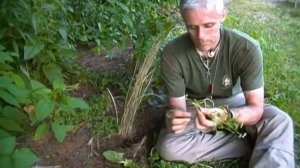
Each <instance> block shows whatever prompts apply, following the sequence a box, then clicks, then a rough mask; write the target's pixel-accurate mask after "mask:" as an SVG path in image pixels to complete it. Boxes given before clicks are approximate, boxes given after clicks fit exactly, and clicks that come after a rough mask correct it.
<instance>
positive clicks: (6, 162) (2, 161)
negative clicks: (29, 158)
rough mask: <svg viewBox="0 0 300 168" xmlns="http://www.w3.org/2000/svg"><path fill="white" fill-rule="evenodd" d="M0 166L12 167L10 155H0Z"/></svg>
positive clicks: (4, 167)
mask: <svg viewBox="0 0 300 168" xmlns="http://www.w3.org/2000/svg"><path fill="white" fill-rule="evenodd" d="M0 167H3V168H13V162H12V158H11V156H0Z"/></svg>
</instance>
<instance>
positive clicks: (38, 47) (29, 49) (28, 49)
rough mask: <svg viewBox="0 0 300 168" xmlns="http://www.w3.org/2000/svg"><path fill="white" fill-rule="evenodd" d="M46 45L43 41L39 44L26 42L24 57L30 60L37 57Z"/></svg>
mask: <svg viewBox="0 0 300 168" xmlns="http://www.w3.org/2000/svg"><path fill="white" fill-rule="evenodd" d="M44 47H45V45H44V44H43V43H39V44H33V45H32V44H26V45H25V46H24V59H25V60H29V59H32V58H33V57H35V56H36V55H37V54H39V53H40V52H41V51H42V50H43V49H44Z"/></svg>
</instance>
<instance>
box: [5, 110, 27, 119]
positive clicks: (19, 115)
mask: <svg viewBox="0 0 300 168" xmlns="http://www.w3.org/2000/svg"><path fill="white" fill-rule="evenodd" d="M2 115H3V116H4V117H6V118H10V119H12V120H15V121H23V120H24V119H26V118H27V116H26V114H24V112H22V111H21V110H19V109H18V108H15V107H12V106H5V107H4V108H3V109H2Z"/></svg>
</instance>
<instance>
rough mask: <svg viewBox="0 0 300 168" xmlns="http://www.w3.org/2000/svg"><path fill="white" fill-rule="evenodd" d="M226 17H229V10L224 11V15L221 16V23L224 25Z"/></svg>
mask: <svg viewBox="0 0 300 168" xmlns="http://www.w3.org/2000/svg"><path fill="white" fill-rule="evenodd" d="M226 17H227V10H226V9H224V11H223V12H222V14H221V15H220V21H221V22H222V23H223V22H224V21H225V19H226Z"/></svg>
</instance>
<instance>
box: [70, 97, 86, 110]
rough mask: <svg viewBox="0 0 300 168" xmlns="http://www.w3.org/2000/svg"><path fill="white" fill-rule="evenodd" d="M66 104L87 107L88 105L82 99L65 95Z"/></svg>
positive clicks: (72, 106) (71, 106)
mask: <svg viewBox="0 0 300 168" xmlns="http://www.w3.org/2000/svg"><path fill="white" fill-rule="evenodd" d="M66 100H67V106H69V107H70V108H73V109H74V108H80V109H88V108H89V105H88V104H87V103H86V102H85V101H84V100H83V99H82V98H76V97H67V98H66Z"/></svg>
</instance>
